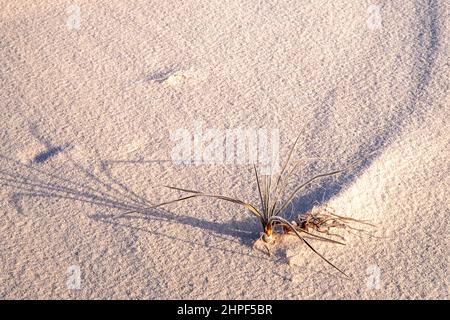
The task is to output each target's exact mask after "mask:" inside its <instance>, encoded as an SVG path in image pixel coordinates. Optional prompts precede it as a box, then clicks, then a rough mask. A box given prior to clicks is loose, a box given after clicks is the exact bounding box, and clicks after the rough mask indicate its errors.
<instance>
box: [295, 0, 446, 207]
mask: <svg viewBox="0 0 450 320" xmlns="http://www.w3.org/2000/svg"><path fill="white" fill-rule="evenodd" d="M415 5H416V16H417V21H418V24H417V29H418V33H417V36H416V44H415V52H416V57H415V61H414V63H413V69H412V71H411V72H412V74H413V75H415V77H416V79H417V82H416V84H415V86H414V87H413V88H412V89H411V90H410V92H409V96H408V98H407V101H405V102H404V103H403V107H401V108H399V110H398V111H396V112H394V113H393V114H390V115H389V116H390V118H392V119H394V120H393V121H386V124H385V125H384V126H382V127H379V131H378V133H377V136H376V137H375V138H374V139H373V140H371V141H369V142H367V143H365V144H361V145H360V146H359V147H358V150H357V151H356V152H355V153H354V154H353V156H351V157H349V158H347V159H346V160H347V163H354V164H355V165H354V166H352V169H351V170H349V171H347V172H345V173H343V174H341V175H340V176H338V177H336V178H333V179H330V181H329V183H327V184H326V188H325V192H324V187H322V186H318V187H312V188H310V189H308V190H306V191H305V192H304V194H303V195H302V196H301V197H300V198H298V199H296V201H294V202H293V207H294V208H295V211H296V212H299V213H306V212H308V211H310V210H311V209H312V207H313V206H314V204H315V203H318V202H319V203H320V202H321V201H324V202H327V201H329V200H330V199H331V198H332V197H334V196H336V195H338V194H339V193H340V192H341V191H342V190H343V188H345V187H346V186H348V185H349V184H350V183H351V182H353V181H355V180H356V179H357V178H358V177H359V176H360V175H361V174H362V173H363V172H364V171H365V170H366V169H367V168H368V167H369V166H370V165H371V164H372V163H373V161H374V160H375V159H376V158H377V157H379V156H380V155H381V154H382V152H383V151H384V150H385V149H386V148H387V147H388V146H389V144H390V143H391V142H392V141H393V140H394V138H395V137H397V136H398V135H399V134H400V132H401V130H402V128H403V127H404V126H405V124H406V123H407V122H408V121H410V120H411V117H412V116H415V117H417V118H418V119H419V120H421V121H423V118H424V114H425V113H426V112H427V109H426V108H418V103H419V102H420V101H421V99H422V98H423V95H424V93H425V90H426V89H427V86H428V84H429V82H430V79H431V77H432V75H433V69H434V66H435V62H436V57H437V55H438V52H439V43H440V40H439V38H440V34H441V32H440V24H441V22H440V21H439V14H440V13H439V2H438V1H436V0H427V1H416V3H415ZM333 104H334V91H333V90H332V91H330V92H329V94H328V96H327V97H326V98H325V99H324V102H323V104H322V105H321V106H320V108H321V113H323V112H324V110H327V108H328V109H330V108H331V107H332V106H333ZM325 117H327V116H326V115H325ZM320 120H323V121H325V122H326V120H327V118H325V119H320ZM323 121H322V122H323ZM319 122H320V123H319V124H318V125H319V126H320V125H322V126H323V125H326V123H325V124H324V123H322V122H321V121H319ZM316 129H317V130H313V131H314V134H316V132H321V130H320V128H316ZM312 139H314V137H312ZM335 169H340V168H335ZM306 171H307V172H310V171H311V170H306Z"/></svg>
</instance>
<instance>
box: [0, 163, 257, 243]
mask: <svg viewBox="0 0 450 320" xmlns="http://www.w3.org/2000/svg"><path fill="white" fill-rule="evenodd" d="M66 157H67V159H68V163H70V165H71V167H73V168H75V169H76V173H77V174H78V173H79V175H78V176H79V177H80V179H77V181H73V180H71V179H68V178H66V177H62V176H59V175H57V174H55V173H53V172H48V171H46V170H44V169H43V168H42V167H40V166H35V165H33V164H24V163H21V162H19V161H17V160H15V159H12V158H9V157H7V156H4V155H0V163H1V164H2V165H1V169H0V185H2V187H8V188H11V189H12V193H11V194H10V202H11V204H12V205H13V206H14V207H15V208H16V211H17V213H19V214H23V213H24V211H23V208H22V207H21V205H20V204H21V201H22V200H23V199H24V198H29V197H38V198H53V199H69V200H73V201H79V202H84V203H89V204H93V205H96V206H100V207H103V208H106V209H108V212H109V214H105V215H103V216H102V219H101V221H102V222H105V221H106V217H109V219H110V221H109V222H110V223H119V222H120V221H122V222H123V221H128V222H130V221H131V220H132V219H145V220H147V221H149V220H154V219H156V220H163V221H167V222H170V223H177V224H183V225H187V226H190V227H193V228H199V229H201V230H203V231H206V232H209V233H212V234H214V236H216V237H221V238H223V239H224V240H227V241H235V242H240V243H244V244H250V243H251V241H252V240H253V239H254V238H255V234H256V233H257V232H256V225H254V224H253V222H252V221H250V220H243V221H241V222H239V226H237V224H236V222H233V221H231V222H226V223H219V222H214V221H207V220H204V219H200V218H196V217H192V216H184V215H179V214H175V213H172V212H170V211H168V210H164V209H161V208H158V209H155V208H151V207H152V206H154V204H153V203H151V202H150V201H149V200H148V199H146V198H145V197H143V196H141V195H138V194H136V193H135V192H133V191H132V190H130V189H129V188H128V187H127V186H125V185H124V184H122V183H120V182H118V181H117V180H115V179H114V178H113V177H112V175H111V173H110V172H109V170H107V171H106V173H105V175H106V177H107V179H102V178H100V177H98V176H96V175H95V174H94V173H93V172H92V171H91V170H89V169H88V168H85V167H83V166H82V165H80V164H78V163H76V162H75V161H74V160H73V159H72V158H71V157H70V156H68V155H66ZM81 177H83V178H82V179H81ZM111 211H113V213H111ZM124 211H136V213H137V214H136V215H125V216H123V217H122V218H116V217H117V216H118V215H119V214H120V213H121V212H124ZM115 213H117V214H115ZM91 218H95V216H92V217H91ZM97 218H98V216H97ZM97 220H98V219H97ZM237 227H239V229H241V230H238V229H237ZM233 239H234V240H233ZM236 240H237V241H236Z"/></svg>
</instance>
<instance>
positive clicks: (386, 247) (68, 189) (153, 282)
mask: <svg viewBox="0 0 450 320" xmlns="http://www.w3.org/2000/svg"><path fill="white" fill-rule="evenodd" d="M0 7H1V10H0V61H1V69H0V95H1V98H0V110H1V111H2V112H1V115H0V117H1V121H0V122H1V123H2V127H1V128H2V130H1V131H0V133H1V139H2V146H1V150H0V183H1V185H2V187H1V189H0V203H1V205H0V244H1V245H0V250H1V254H0V298H5V299H12V298H74V299H78V298H125V299H133V298H146V299H148V298H150V299H164V298H175V299H180V298H186V299H200V298H208V299H219V298H222V299H227V298H229V299H241V298H247V299H258V298H261V299H269V298H274V299H304V298H312V299H324V298H325V299H326V298H329V299H331V298H362V299H373V298H383V299H386V298H394V299H397V298H401V299H406V298H426V299H431V298H440V299H448V298H449V291H448V290H449V280H448V279H449V261H448V252H449V240H448V234H449V224H448V220H449V212H450V202H449V195H448V190H449V189H450V188H449V185H450V178H449V173H450V172H449V171H450V170H449V158H450V151H449V150H450V130H449V121H448V119H449V117H450V108H449V95H448V86H449V81H448V79H449V65H448V61H449V39H450V37H449V36H450V33H449V24H448V16H449V7H450V4H449V3H448V1H444V0H429V1H421V0H408V1H397V0H395V1H394V0H393V1H377V2H376V4H373V3H371V2H370V1H353V0H339V1H322V0H320V1H295V0H289V1H283V2H276V1H269V0H268V1H256V0H255V1H238V0H229V1H223V0H220V1H218V0H217V1H216V0H214V1H173V0H169V1H167V0H164V1H139V2H133V3H132V2H127V1H105V0H97V1H77V2H76V3H73V4H70V3H69V2H67V1H59V0H52V1H50V0H41V1H37V2H29V1H6V0H0ZM198 123H201V124H202V130H203V132H205V135H206V131H207V130H208V129H210V130H212V131H208V132H210V133H214V132H216V133H217V132H227V130H232V129H239V128H244V129H245V128H248V129H251V128H253V129H258V128H263V129H267V132H279V133H280V139H279V140H280V149H279V151H280V155H281V158H282V159H285V157H286V155H287V153H288V150H289V147H290V145H291V143H292V141H293V139H295V137H296V136H297V135H298V134H299V133H300V134H301V135H300V139H299V143H298V146H297V150H296V152H295V154H294V161H295V160H296V161H299V160H301V161H302V163H301V165H300V166H299V168H298V174H297V175H296V176H295V179H296V182H298V183H297V184H300V183H301V182H302V181H304V180H306V179H308V178H310V177H311V176H314V175H316V174H318V173H322V172H326V171H330V170H331V171H332V170H334V169H340V168H342V167H345V166H346V165H348V164H350V163H354V162H358V161H359V163H360V165H358V166H356V167H355V168H354V169H352V170H351V171H350V172H347V173H345V174H343V175H340V176H338V177H334V178H330V179H326V180H324V181H323V183H318V184H314V185H312V186H310V187H309V188H307V189H306V190H305V192H304V193H303V194H302V196H301V197H299V198H298V200H297V201H296V203H295V207H294V209H295V210H297V211H302V210H303V211H306V210H309V209H311V207H312V204H313V203H314V202H315V201H320V202H323V203H326V205H327V206H329V207H331V208H333V210H335V212H336V213H338V214H340V215H345V216H348V217H352V218H355V219H362V220H370V221H373V222H374V223H376V224H377V229H376V231H375V234H376V235H377V236H378V237H381V239H380V238H373V237H365V236H361V237H358V236H354V235H351V236H348V235H346V243H347V245H346V246H339V245H335V244H331V243H326V242H318V241H314V247H315V248H316V249H317V250H318V251H319V252H320V253H323V254H324V255H325V256H326V257H327V259H329V260H330V261H331V262H332V263H333V264H335V265H336V266H339V267H340V268H342V269H343V271H344V272H345V273H346V274H349V275H350V276H351V279H350V280H349V279H346V278H345V277H343V276H341V275H340V274H339V273H338V272H337V271H336V270H334V269H333V268H332V267H330V266H329V265H328V264H326V263H325V262H324V261H323V260H321V259H320V258H319V257H317V256H316V255H315V254H314V253H313V252H311V250H309V249H308V248H307V247H306V246H305V245H304V244H302V243H301V242H300V241H298V239H295V238H294V237H290V236H289V237H285V239H284V240H283V243H282V244H281V245H280V246H279V249H278V251H277V252H276V254H275V257H268V256H266V255H264V253H261V252H259V251H257V250H253V249H252V242H253V241H254V240H255V239H256V238H257V237H258V236H259V235H258V232H259V228H260V226H258V225H257V224H256V222H255V221H254V220H253V219H251V217H250V216H249V215H248V213H246V212H245V209H243V208H242V207H240V206H237V205H234V204H231V203H226V202H225V203H224V202H218V201H214V200H212V199H193V200H192V201H186V202H179V203H175V204H173V205H170V206H167V207H165V208H164V210H162V209H161V210H147V211H146V212H145V213H133V214H129V215H124V216H122V217H120V218H114V217H116V216H117V215H118V214H120V213H121V212H124V211H130V210H133V209H142V208H145V207H149V206H151V205H153V204H156V203H158V202H161V201H164V200H168V199H173V198H176V197H177V196H179V193H176V192H172V191H167V190H166V189H164V188H160V187H158V186H160V185H173V186H179V187H185V188H190V189H196V190H207V191H208V192H211V193H214V194H227V195H229V196H233V197H236V198H239V199H243V200H246V201H249V202H251V203H256V202H257V200H258V194H257V190H256V185H255V183H254V175H253V171H252V166H251V165H248V164H246V163H243V164H237V163H226V162H225V161H222V162H221V161H220V157H219V158H218V160H217V159H216V161H215V162H214V161H213V162H212V163H208V161H203V160H204V159H196V157H195V150H196V149H195V148H198V147H200V148H202V146H201V145H200V146H199V145H198V144H196V143H198V141H197V142H195V141H196V140H195V139H196V131H195V130H196V124H198ZM176 130H181V131H177V132H186V133H188V134H189V137H190V138H189V139H191V137H192V146H191V147H192V149H189V150H188V151H190V152H192V153H191V154H190V155H192V158H190V160H192V161H191V162H190V163H185V164H180V163H178V162H175V161H173V158H172V154H173V150H174V147H175V146H176V144H177V143H179V140H174V139H173V136H174V135H173V134H174V132H176ZM214 130H216V131H214ZM197 138H198V137H197ZM189 141H190V140H189ZM196 160H201V161H196ZM194 162H195V163H194ZM295 210H294V211H295ZM268 282H270V285H267V283H268Z"/></svg>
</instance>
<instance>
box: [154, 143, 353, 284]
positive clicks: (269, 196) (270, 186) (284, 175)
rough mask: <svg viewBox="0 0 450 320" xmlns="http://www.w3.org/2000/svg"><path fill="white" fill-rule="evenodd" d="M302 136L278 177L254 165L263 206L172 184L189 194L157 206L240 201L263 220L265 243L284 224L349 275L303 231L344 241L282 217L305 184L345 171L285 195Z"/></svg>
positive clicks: (319, 237) (310, 180) (292, 148)
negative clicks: (207, 200) (198, 199)
mask: <svg viewBox="0 0 450 320" xmlns="http://www.w3.org/2000/svg"><path fill="white" fill-rule="evenodd" d="M299 137H300V136H298V137H297V138H296V140H295V142H294V144H293V145H292V147H291V149H290V152H289V155H288V157H287V159H286V161H285V162H284V164H283V167H282V169H281V171H280V173H279V174H278V175H277V176H275V177H273V176H271V175H270V176H262V177H260V175H259V174H258V170H257V168H256V166H255V165H254V171H255V179H256V185H257V189H258V195H259V200H260V205H259V206H258V207H259V208H257V206H254V205H252V204H250V203H248V202H245V201H242V200H239V199H235V198H231V197H228V196H223V195H213V194H208V193H204V192H201V191H196V190H189V189H183V188H178V187H173V186H166V187H167V188H170V189H173V190H178V191H181V192H185V193H187V194H189V195H187V196H185V197H182V198H179V199H176V200H172V201H169V202H164V203H161V204H159V205H158V207H159V206H163V205H167V204H171V203H175V202H179V201H183V200H187V199H191V198H196V197H208V198H215V199H219V200H223V201H228V202H231V203H235V204H239V205H241V206H243V207H244V208H246V209H247V210H248V211H249V212H250V213H251V214H252V215H253V216H254V217H255V218H257V219H258V221H259V222H260V224H261V228H262V235H261V237H260V239H261V238H262V240H263V241H264V242H266V243H267V242H272V241H273V233H274V230H275V227H276V226H282V227H283V230H285V231H286V230H287V231H292V232H293V233H294V234H295V235H296V236H297V237H298V238H299V239H300V240H302V241H303V242H304V243H305V244H306V245H307V246H308V247H309V248H310V249H311V250H312V251H313V252H314V253H316V254H317V255H319V256H320V257H321V258H322V259H323V260H325V261H326V262H327V263H328V264H330V265H331V266H332V267H333V268H335V269H336V270H338V271H339V272H341V273H342V274H344V275H345V276H347V275H346V274H345V273H344V272H343V271H341V270H340V269H339V268H337V267H336V266H335V265H334V264H332V263H331V262H330V261H328V260H327V259H326V258H325V257H324V256H323V255H321V254H320V253H319V252H317V251H316V250H315V249H314V248H313V247H312V245H311V244H310V243H309V242H308V241H307V240H306V239H305V238H304V237H303V236H302V233H304V234H308V235H309V236H311V237H313V238H316V239H321V240H325V241H329V242H333V243H338V244H343V243H341V242H338V241H335V240H332V239H328V238H324V237H321V236H318V235H315V234H312V233H310V232H308V231H307V230H305V229H302V228H299V227H298V226H295V225H294V224H292V223H290V222H289V221H288V220H287V219H285V218H284V217H283V214H284V213H285V211H286V209H287V208H288V207H289V205H290V204H291V203H292V201H293V200H294V199H295V198H296V197H297V196H298V194H299V192H300V191H301V190H302V189H303V188H305V187H306V186H308V185H309V184H311V183H312V182H313V181H315V180H318V179H320V178H323V177H327V176H332V175H336V174H338V173H341V172H342V171H343V170H337V171H333V172H328V173H324V174H319V175H316V176H314V177H312V178H310V179H309V180H307V181H306V182H304V183H303V184H301V185H300V186H298V187H296V188H295V189H294V190H293V191H292V192H291V193H289V194H288V196H287V197H286V194H287V193H286V188H287V185H288V184H289V180H290V178H291V177H292V175H293V173H294V171H295V169H296V167H297V166H298V163H297V164H296V165H295V166H293V168H292V169H291V170H290V171H289V172H287V168H288V166H289V163H290V160H291V157H292V153H293V151H294V149H295V146H296V145H297V142H298V139H299Z"/></svg>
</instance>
